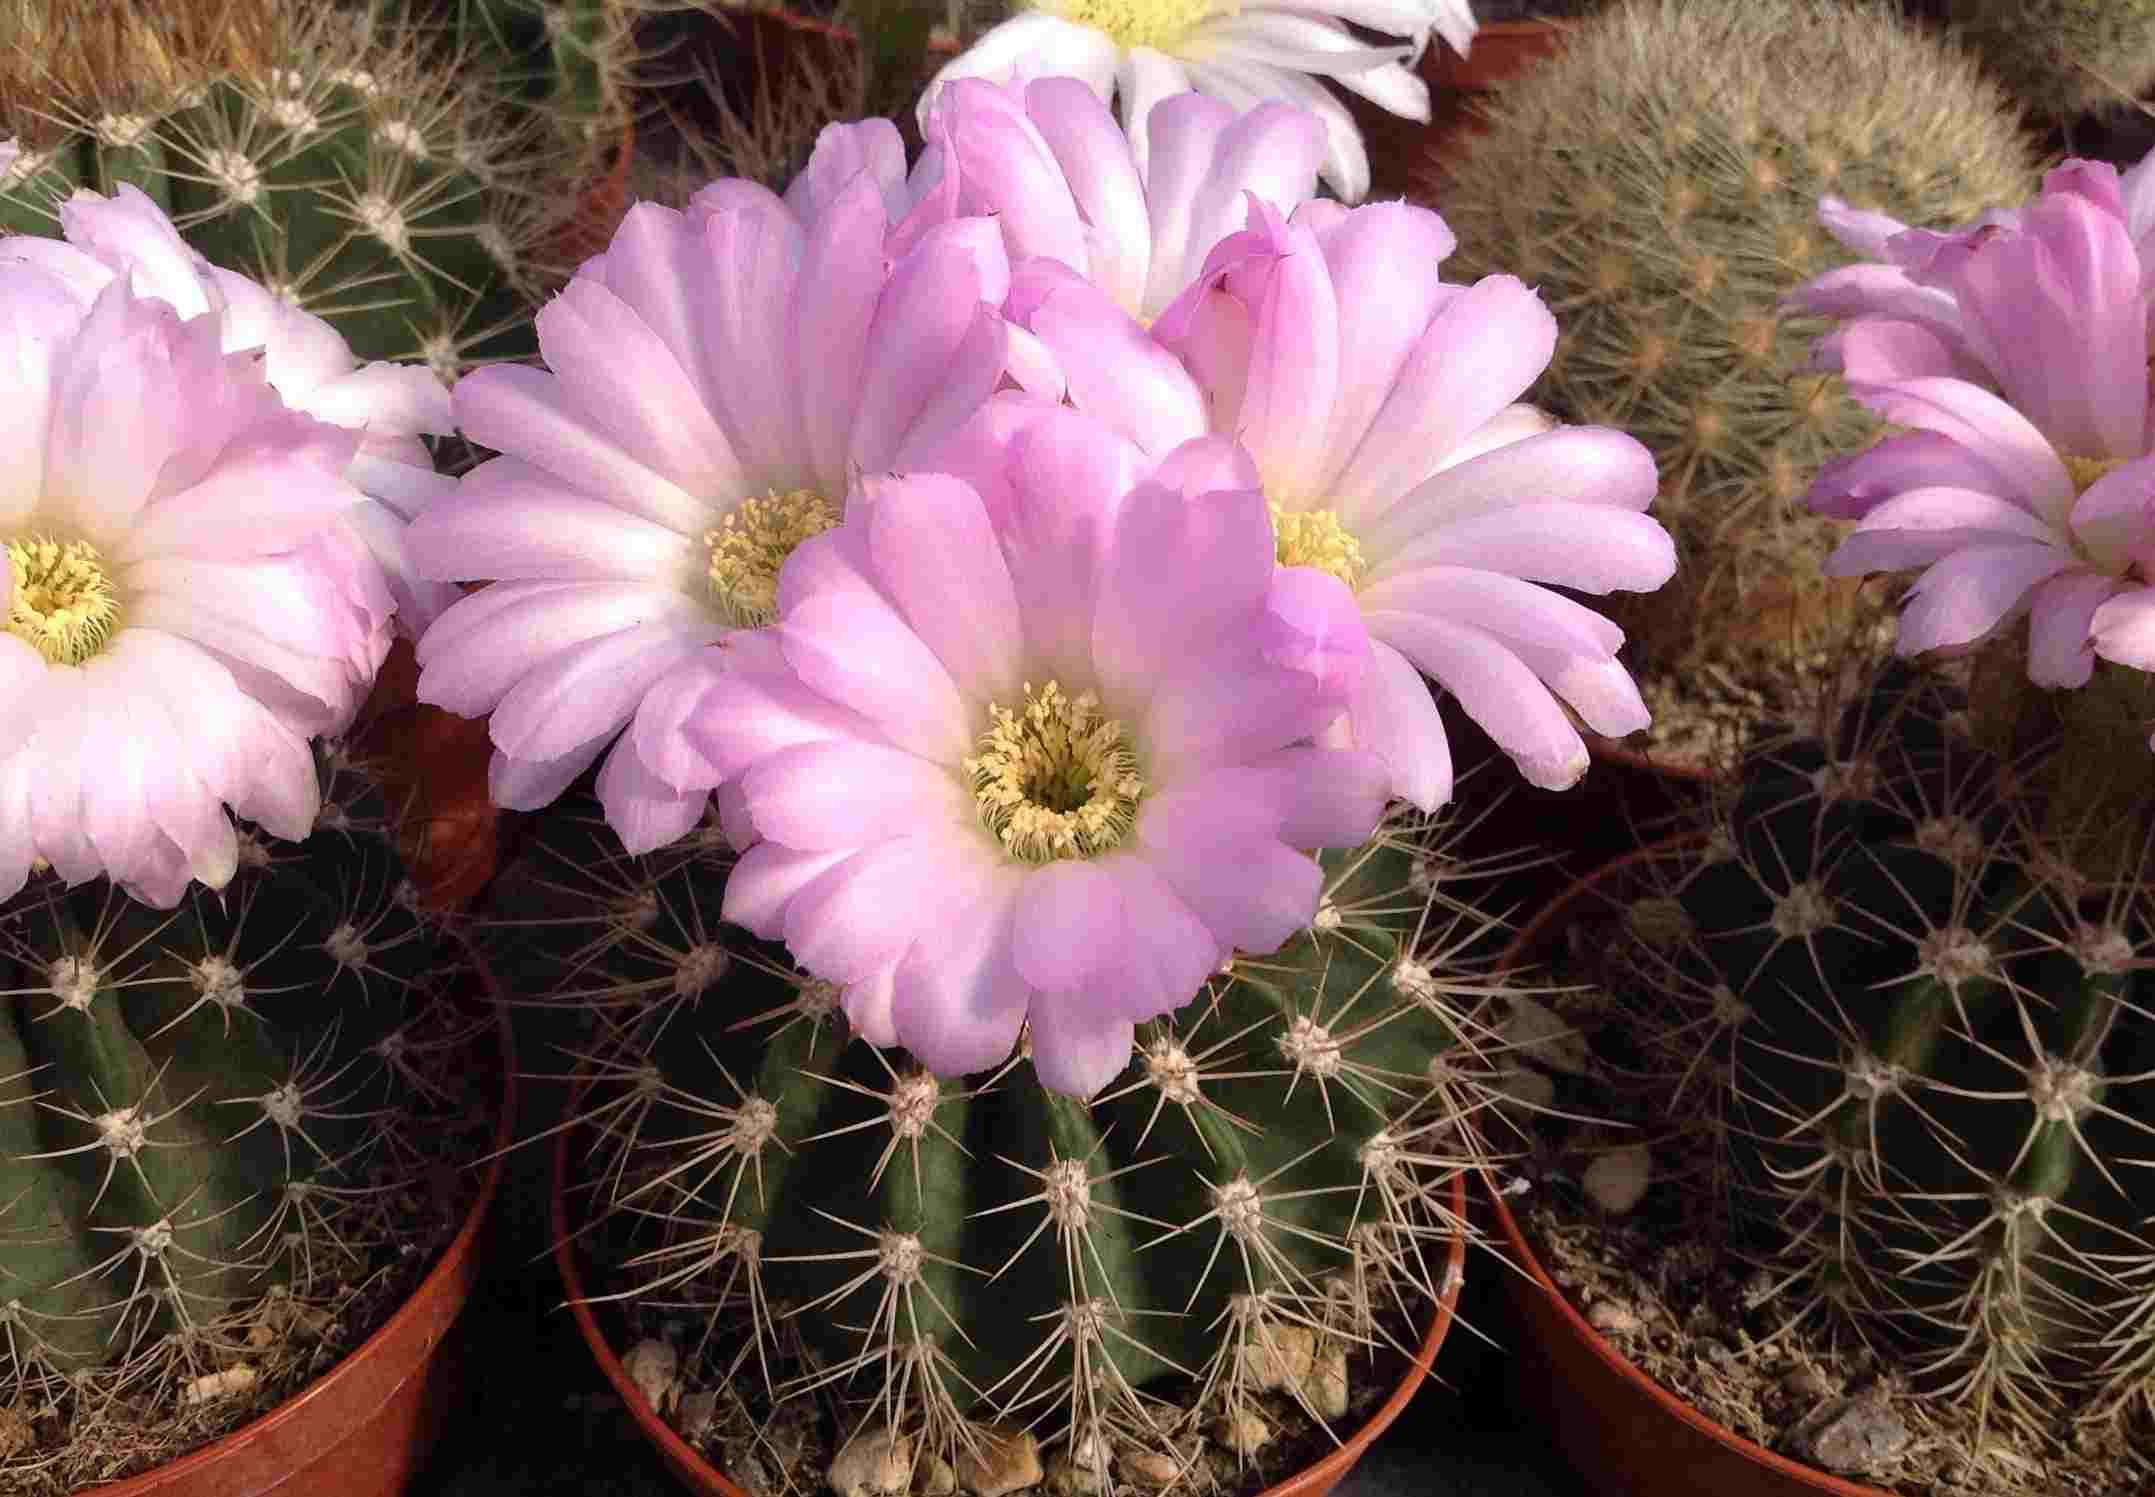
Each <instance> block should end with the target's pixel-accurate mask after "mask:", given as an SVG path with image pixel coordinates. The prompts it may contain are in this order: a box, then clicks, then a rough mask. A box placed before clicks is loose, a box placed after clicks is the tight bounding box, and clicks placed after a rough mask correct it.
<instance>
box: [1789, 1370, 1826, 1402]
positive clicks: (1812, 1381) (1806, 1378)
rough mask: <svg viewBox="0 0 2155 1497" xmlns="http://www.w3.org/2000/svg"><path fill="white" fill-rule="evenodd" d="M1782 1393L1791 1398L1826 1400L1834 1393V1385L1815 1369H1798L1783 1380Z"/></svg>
mask: <svg viewBox="0 0 2155 1497" xmlns="http://www.w3.org/2000/svg"><path fill="white" fill-rule="evenodd" d="M1781 1391H1782V1392H1783V1393H1786V1394H1787V1395H1788V1396H1789V1397H1790V1398H1826V1397H1829V1396H1831V1394H1832V1392H1833V1384H1832V1383H1830V1382H1828V1381H1826V1375H1825V1374H1824V1373H1822V1372H1820V1371H1819V1370H1818V1369H1817V1368H1815V1367H1798V1368H1797V1369H1796V1370H1795V1371H1793V1372H1791V1373H1790V1374H1789V1375H1788V1376H1787V1377H1784V1378H1782V1379H1781Z"/></svg>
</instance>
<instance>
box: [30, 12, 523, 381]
mask: <svg viewBox="0 0 2155 1497" xmlns="http://www.w3.org/2000/svg"><path fill="white" fill-rule="evenodd" d="M175 24H176V22H175ZM269 24H270V29H269V31H268V33H267V37H266V39H263V40H260V41H258V42H255V43H252V44H250V45H247V46H244V47H241V46H238V45H236V44H230V45H220V46H218V47H215V48H212V49H210V50H212V51H213V52H214V54H215V55H213V56H211V57H209V58H200V57H187V56H182V55H177V54H178V52H179V48H178V45H177V41H176V40H175V38H174V37H172V36H170V35H167V34H165V33H164V32H163V31H162V30H160V22H159V21H158V19H157V18H156V17H155V16H154V15H152V16H149V17H145V18H142V19H141V20H140V21H139V23H138V29H137V30H136V31H134V32H131V33H129V34H128V36H127V38H126V39H125V40H124V41H123V42H122V43H121V44H119V45H118V46H116V47H114V48H112V49H111V50H112V51H113V52H114V53H115V54H116V65H118V66H123V67H125V66H128V65H129V64H128V59H130V58H134V57H155V58H158V59H159V60H160V64H159V66H158V67H157V68H149V67H147V66H139V67H135V68H133V70H132V75H131V76H129V77H127V78H126V79H125V80H124V81H123V82H122V83H120V84H117V85H115V86H113V87H112V88H109V89H108V88H105V87H103V86H102V85H101V84H100V83H98V82H95V81H93V82H90V83H87V84H83V85H80V86H79V88H78V89H77V90H74V91H68V92H50V91H45V92H34V91H33V90H31V89H28V88H25V89H24V90H23V93H22V96H20V97H16V98H11V99H9V100H7V101H5V104H4V105H0V135H6V134H10V133H13V134H15V135H17V136H19V137H20V139H21V143H22V145H23V147H24V152H23V154H22V155H21V156H20V157H18V158H17V159H16V161H15V164H14V166H13V168H12V169H11V170H10V171H8V172H7V173H6V174H5V175H4V176H0V232H9V231H13V232H20V233H33V234H52V233H56V232H57V231H58V215H57V208H58V205H59V203H60V202H62V201H63V200H64V199H65V198H66V197H67V196H68V195H69V194H71V193H72V192H74V191H75V190H77V189H78V188H85V187H87V188H91V189H94V190H96V191H99V192H105V193H111V192H114V191H116V190H117V189H118V188H119V187H120V185H121V184H123V183H125V184H131V185H132V186H134V187H136V188H139V189H140V190H141V191H143V192H144V193H146V194H148V195H149V197H150V198H151V199H152V200H154V201H155V202H156V203H157V205H158V206H159V207H161V208H162V209H164V210H165V212H166V213H167V214H168V215H169V216H170V217H171V218H172V220H173V222H174V223H175V224H176V225H177V226H178V227H179V229H180V231H181V234H182V236H183V237H184V238H185V239H186V240H187V242H188V243H189V244H190V245H191V246H192V247H193V248H195V249H196V250H198V251H200V252H201V253H202V254H203V255H204V256H205V257H206V258H207V259H208V260H209V261H210V262H211V263H212V264H214V265H218V266H221V267H224V268H226V269H229V270H235V271H238V272H240V273H241V274H244V275H247V276H250V277H252V278H254V279H255V280H258V281H260V282H262V283H263V284H264V285H266V286H268V287H269V288H270V289H271V290H272V291H273V292H275V293H276V294H278V295H279V296H281V297H283V298H285V299H287V300H289V301H290V302H292V303H293V304H295V305H297V306H300V307H303V308H305V309H306V310H307V311H310V312H313V313H316V314H318V315H320V316H322V317H324V318H326V319H327V320H328V321H329V322H330V323H331V324H332V325H333V326H334V327H335V328H336V329H337V331H338V332H339V333H341V334H342V335H343V336H344V338H345V339H346V341H347V342H349V343H350V344H351V346H352V350H353V352H354V353H356V354H357V355H358V356H359V357H360V358H361V359H420V360H424V361H425V362H426V363H428V364H429V365H430V366H431V367H433V368H434V369H435V370H436V371H437V372H438V373H440V374H441V375H442V376H443V378H444V379H450V378H453V377H454V376H455V375H457V374H458V373H461V372H462V371H463V370H464V369H466V368H468V367H470V366H471V365H473V364H476V363H479V362H484V361H489V360H496V359H503V358H519V357H523V356H526V355H528V354H529V353H531V352H532V350H533V348H534V344H533V342H532V334H531V331H530V325H529V324H530V314H531V309H532V307H533V305H534V304H535V302H536V300H537V298H538V296H539V294H540V292H541V290H542V289H543V286H544V284H545V279H546V277H547V275H548V274H549V273H553V272H558V270H559V269H560V267H558V266H553V265H550V264H549V263H548V261H549V254H548V245H549V241H550V239H551V238H552V237H553V235H554V232H555V229H556V227H557V225H558V224H559V223H560V222H561V220H562V214H563V212H564V208H563V205H562V204H560V203H559V202H550V201H549V200H548V198H547V197H546V195H545V194H544V193H543V192H542V191H541V187H542V183H541V182H540V180H539V178H540V175H541V174H542V169H543V165H544V163H545V161H546V159H547V153H546V152H545V151H542V150H541V149H540V147H539V145H538V143H537V142H538V138H539V137H538V130H537V128H536V122H535V121H534V119H532V118H531V117H528V116H526V115H524V114H522V113H520V112H519V111H518V110H517V109H515V108H514V107H513V106H512V103H511V101H510V99H509V97H508V96H507V94H506V93H505V92H504V91H503V90H502V89H501V88H500V87H498V86H497V85H495V84H494V83H493V82H492V81H491V78H490V76H489V75H488V74H487V73H486V72H485V71H484V70H482V69H479V68H476V67H474V66H470V65H460V64H459V63H458V61H457V58H459V57H461V58H465V59H467V60H468V58H469V57H470V55H471V52H472V48H470V47H469V46H467V47H465V48H463V49H462V50H461V51H457V50H456V49H452V51H453V52H455V56H453V57H451V58H450V59H449V60H446V61H445V60H444V59H443V58H442V56H441V55H440V48H439V47H438V46H437V45H436V44H435V42H434V40H432V39H430V38H428V37H426V36H423V35H422V34H421V33H420V32H419V31H417V30H416V29H414V28H412V27H410V26H408V25H405V24H403V23H401V22H391V21H389V20H387V19H384V18H382V17H380V16H377V15H374V14H372V13H369V14H368V15H366V16H362V17H359V18H357V19H356V20H355V19H354V18H353V17H349V16H345V15H342V14H340V13H337V12H333V11H329V10H327V9H326V8H324V9H323V10H322V11H321V12H319V13H317V14H316V15H314V16H313V17H312V18H311V19H309V20H306V21H294V20H291V19H289V18H276V19H273V21H272V22H271V23H269ZM81 72H82V69H80V68H76V67H65V66H62V65H61V64H60V63H59V62H55V63H54V64H53V66H52V69H51V71H50V74H49V79H50V82H51V84H52V86H53V88H54V89H59V88H60V87H61V86H62V85H63V83H64V81H65V80H66V79H68V78H70V77H74V76H77V75H78V74H80V73H81ZM32 97H34V98H35V99H36V102H35V104H34V106H33V104H32V103H31V102H30V99H31V98H32Z"/></svg>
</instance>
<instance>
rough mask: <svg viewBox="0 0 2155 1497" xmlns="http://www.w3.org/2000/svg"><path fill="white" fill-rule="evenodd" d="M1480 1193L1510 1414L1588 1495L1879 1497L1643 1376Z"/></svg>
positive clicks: (1561, 917) (1596, 881)
mask: <svg viewBox="0 0 2155 1497" xmlns="http://www.w3.org/2000/svg"><path fill="white" fill-rule="evenodd" d="M1697 840H1698V839H1697V838H1696V837H1691V836H1685V837H1672V838H1669V839H1667V840H1666V841H1663V842H1658V843H1655V844H1654V845H1653V846H1651V847H1646V848H1641V849H1640V850H1638V851H1636V852H1633V853H1630V854H1628V855H1627V856H1625V857H1621V858H1618V859H1616V860H1615V861H1614V862H1611V863H1609V864H1607V865H1605V866H1603V867H1602V868H1600V869H1598V870H1596V871H1595V873H1594V874H1592V875H1591V876H1590V877H1588V878H1584V879H1581V880H1579V881H1578V882H1577V883H1575V884H1574V885H1573V886H1572V887H1571V889H1570V890H1569V891H1568V892H1566V893H1565V894H1564V895H1563V896H1562V897H1561V898H1559V899H1558V900H1557V901H1556V902H1555V903H1554V904H1551V905H1549V906H1548V907H1547V908H1546V909H1544V910H1543V911H1542V912H1541V913H1540V914H1539V915H1537V916H1536V917H1535V918H1534V919H1533V920H1532V921H1530V922H1529V923H1528V924H1527V925H1526V926H1525V927H1524V928H1523V929H1522V930H1520V932H1519V934H1518V936H1517V937H1516V938H1515V939H1514V940H1513V941H1512V943H1511V945H1510V947H1509V948H1507V949H1506V951H1505V953H1504V956H1503V958H1502V962H1503V965H1504V966H1505V967H1513V966H1518V965H1523V964H1524V963H1526V962H1527V961H1528V960H1530V959H1531V958H1532V957H1533V956H1534V955H1535V954H1536V953H1537V952H1538V951H1539V950H1540V949H1541V948H1542V947H1544V946H1545V945H1546V944H1547V943H1549V942H1550V941H1552V940H1553V939H1554V938H1555V937H1557V936H1558V935H1559V934H1560V933H1561V932H1562V930H1563V928H1564V926H1565V923H1566V922H1567V921H1569V920H1572V919H1574V918H1576V917H1577V916H1578V915H1579V914H1580V913H1581V911H1582V906H1586V905H1588V904H1589V902H1590V901H1593V900H1596V899H1599V898H1603V897H1607V896H1608V895H1609V893H1610V891H1611V890H1612V888H1613V886H1614V885H1615V884H1616V883H1617V882H1618V880H1620V879H1622V878H1624V877H1625V876H1626V875H1627V874H1628V873H1630V872H1631V871H1632V870H1634V869H1636V868H1638V867H1639V866H1640V865H1642V864H1644V863H1647V862H1650V861H1652V860H1655V859H1658V858H1666V857H1668V856H1669V855H1670V854H1672V853H1674V852H1678V851H1680V850H1682V849H1684V848H1686V847H1688V846H1691V845H1694V844H1695V843H1696V841H1697ZM1484 1184H1485V1185H1486V1186H1488V1187H1489V1188H1488V1189H1487V1190H1486V1192H1485V1194H1486V1196H1487V1199H1488V1203H1489V1208H1490V1212H1491V1214H1492V1215H1493V1216H1494V1217H1495V1221H1496V1236H1497V1238H1498V1240H1499V1245H1500V1246H1501V1247H1502V1249H1503V1250H1504V1252H1505V1253H1506V1254H1507V1255H1508V1256H1509V1257H1510V1259H1511V1261H1512V1263H1513V1265H1515V1266H1516V1267H1517V1268H1518V1269H1519V1270H1520V1272H1518V1273H1507V1274H1503V1275H1501V1278H1502V1280H1503V1283H1504V1293H1505V1299H1506V1301H1507V1302H1508V1303H1509V1304H1510V1306H1511V1308H1512V1310H1513V1312H1514V1314H1515V1315H1516V1317H1517V1323H1516V1324H1515V1325H1514V1326H1512V1327H1510V1328H1508V1329H1509V1334H1507V1335H1502V1336H1500V1337H1498V1339H1499V1340H1500V1341H1501V1342H1502V1343H1503V1344H1504V1345H1505V1346H1506V1348H1507V1349H1508V1351H1509V1353H1510V1355H1508V1356H1507V1357H1506V1358H1505V1363H1506V1368H1507V1376H1508V1377H1509V1378H1510V1380H1511V1386H1512V1404H1513V1407H1515V1408H1519V1409H1532V1410H1533V1411H1534V1413H1535V1426H1536V1427H1537V1428H1539V1429H1545V1430H1547V1431H1548V1432H1549V1437H1550V1438H1551V1439H1552V1440H1554V1441H1555V1442H1556V1445H1557V1447H1558V1448H1559V1449H1561V1450H1562V1451H1563V1452H1564V1455H1565V1457H1566V1459H1567V1460H1568V1462H1569V1464H1570V1465H1571V1467H1572V1469H1573V1470H1575V1471H1577V1472H1578V1473H1579V1474H1580V1476H1581V1478H1582V1480H1584V1481H1585V1482H1586V1484H1587V1486H1588V1487H1589V1488H1591V1489H1592V1490H1593V1491H1595V1492H1598V1493H1606V1494H1608V1497H1669V1494H1671V1493H1677V1492H1699V1493H1728V1494H1730V1497H1736V1494H1741V1497H1887V1494H1886V1493H1884V1492H1881V1491H1880V1490H1879V1489H1878V1488H1876V1487H1870V1486H1864V1485H1862V1484H1860V1483H1857V1482H1851V1481H1844V1480H1842V1479H1841V1478H1840V1477H1837V1476H1831V1475H1828V1474H1827V1473H1826V1472H1823V1471H1820V1470H1817V1469H1816V1468H1814V1467H1811V1466H1806V1465H1803V1464H1801V1463H1800V1462H1797V1461H1792V1460H1790V1459H1789V1458H1788V1457H1786V1456H1783V1455H1777V1454H1775V1453H1774V1452H1773V1451H1770V1450H1768V1449H1767V1448H1766V1447H1765V1446H1763V1445H1759V1444H1757V1443H1755V1442H1753V1441H1751V1440H1747V1439H1745V1438H1744V1437H1743V1436H1741V1435H1739V1434H1737V1433H1736V1432H1735V1431H1733V1430H1730V1429H1728V1428H1726V1427H1724V1426H1722V1425H1719V1424H1716V1423H1714V1421H1713V1420H1711V1419H1709V1418H1707V1417H1706V1416H1705V1415H1704V1414H1701V1413H1700V1412H1699V1411H1698V1410H1697V1409H1694V1408H1693V1407H1691V1405H1689V1404H1687V1403H1685V1402H1684V1401H1683V1400H1682V1399H1680V1398H1678V1397H1677V1396H1676V1395H1674V1394H1673V1393H1670V1392H1669V1391H1668V1390H1667V1389H1666V1388H1663V1387H1662V1386H1661V1385H1660V1384H1659V1383H1657V1382H1655V1381H1654V1380H1653V1379H1652V1378H1650V1377H1648V1376H1647V1375H1646V1374H1645V1373H1643V1372H1641V1371H1640V1370H1639V1369H1638V1368H1637V1367H1636V1366H1634V1365H1633V1364H1632V1363H1631V1362H1630V1361H1629V1360H1628V1359H1626V1358H1625V1356H1624V1354H1623V1353H1622V1352H1620V1351H1618V1350H1617V1349H1616V1348H1615V1347H1614V1346H1612V1345H1610V1344H1609V1342H1608V1341H1607V1340H1606V1339H1605V1338H1604V1337H1603V1336H1602V1335H1601V1333H1600V1332H1598V1331H1596V1330H1595V1329H1594V1328H1593V1327H1592V1326H1590V1325H1588V1324H1587V1323H1586V1317H1585V1316H1583V1315H1581V1314H1580V1313H1579V1311H1578V1308H1577V1307H1576V1306H1575V1305H1573V1304H1572V1303H1571V1301H1570V1300H1569V1299H1568V1298H1566V1296H1565V1294H1564V1291H1563V1290H1562V1289H1560V1288H1558V1287H1557V1285H1556V1282H1555V1281H1554V1280H1553V1279H1551V1278H1550V1277H1549V1274H1548V1271H1547V1270H1546V1269H1545V1268H1543V1266H1542V1263H1541V1259H1540V1258H1539V1257H1537V1256H1536V1255H1535V1252H1534V1248H1533V1245H1532V1244H1531V1243H1529V1242H1528V1241H1527V1238H1526V1235H1525V1233H1524V1232H1523V1231H1521V1229H1520V1226H1519V1221H1518V1218H1516V1217H1514V1216H1513V1215H1512V1213H1511V1208H1510V1206H1509V1205H1507V1204H1506V1202H1505V1199H1504V1197H1503V1195H1502V1194H1501V1193H1500V1192H1499V1191H1498V1190H1497V1189H1496V1188H1495V1184H1494V1182H1493V1181H1492V1180H1490V1179H1489V1177H1487V1176H1485V1177H1484Z"/></svg>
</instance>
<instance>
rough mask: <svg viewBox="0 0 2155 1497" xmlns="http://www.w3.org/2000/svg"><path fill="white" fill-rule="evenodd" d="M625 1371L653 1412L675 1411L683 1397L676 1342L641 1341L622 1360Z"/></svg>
mask: <svg viewBox="0 0 2155 1497" xmlns="http://www.w3.org/2000/svg"><path fill="white" fill-rule="evenodd" d="M621 1370H622V1371H623V1372H625V1373H627V1374H628V1375H629V1381H630V1382H632V1383H634V1384H635V1385H636V1391H637V1392H639V1393H641V1394H642V1395H643V1396H644V1402H645V1403H648V1404H649V1405H651V1408H652V1410H653V1412H655V1413H660V1414H664V1413H668V1412H670V1411H671V1410H672V1409H673V1406H674V1401H675V1400H676V1399H677V1398H679V1397H680V1385H679V1383H678V1382H677V1381H676V1376H677V1374H678V1373H679V1372H680V1370H681V1354H680V1353H679V1352H677V1351H675V1350H674V1349H673V1345H672V1343H670V1342H666V1341H657V1340H652V1339H650V1338H646V1339H644V1340H642V1341H639V1342H637V1343H636V1344H635V1345H634V1346H632V1347H630V1348H629V1352H628V1355H627V1356H625V1357H623V1358H622V1359H621Z"/></svg>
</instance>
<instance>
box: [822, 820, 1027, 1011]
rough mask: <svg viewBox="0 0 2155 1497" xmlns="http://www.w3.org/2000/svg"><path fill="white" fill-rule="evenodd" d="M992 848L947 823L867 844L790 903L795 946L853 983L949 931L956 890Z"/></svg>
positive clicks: (829, 973) (833, 975) (827, 973)
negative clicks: (945, 828)
mask: <svg viewBox="0 0 2155 1497" xmlns="http://www.w3.org/2000/svg"><path fill="white" fill-rule="evenodd" d="M987 848H988V844H987V843H986V841H985V840H984V839H983V840H982V841H980V842H978V843H973V844H967V843H963V842H958V841H954V840H953V839H952V838H950V837H948V836H946V835H943V834H942V833H940V832H939V831H930V832H927V833H925V834H923V835H920V836H913V837H898V838H892V839H890V840H888V841H883V842H877V843H873V844H871V845H869V846H867V847H864V848H862V849H861V850H860V851H858V852H856V853H855V854H854V855H853V856H852V857H850V858H848V859H846V860H845V861H844V862H843V863H840V864H838V865H837V866H836V867H834V868H832V869H831V870H830V871H829V872H827V873H824V874H822V875H821V876H819V877H818V878H817V879H816V880H815V881H814V882H813V883H810V884H808V885H807V886H805V887H804V888H802V889H801V891H800V892H799V893H797V894H795V895H794V896H793V898H792V899H791V900H790V901H789V902H788V903H787V905H786V917H785V927H786V946H787V949H788V950H790V951H791V952H792V953H793V959H794V960H795V961H796V962H798V963H800V965H801V968H802V970H803V971H807V972H813V973H814V974H815V975H816V976H818V977H825V978H828V979H830V980H831V981H832V982H836V983H848V982H856V981H858V980H859V979H861V978H863V977H867V976H869V975H870V974H871V973H873V972H875V971H877V970H878V969H880V968H883V967H888V966H889V965H890V964H891V963H893V962H897V961H899V959H900V958H901V957H903V956H904V955H905V953H906V949H907V948H908V947H910V946H911V945H912V944H913V943H914V942H915V941H916V940H919V939H922V938H926V937H929V936H931V934H932V936H933V938H934V939H935V940H936V941H938V942H941V941H943V940H946V939H948V938H949V934H950V932H949V927H948V925H947V923H946V922H947V921H948V919H949V917H950V915H951V895H952V893H953V891H954V890H955V889H957V888H960V887H962V886H963V884H964V883H965V882H966V880H967V876H968V873H969V871H970V870H971V869H972V868H974V867H977V865H979V864H981V863H984V862H986V861H987V860H988V859H989V857H990V854H989V852H988V850H987ZM901 1028H902V1023H901Z"/></svg>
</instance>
